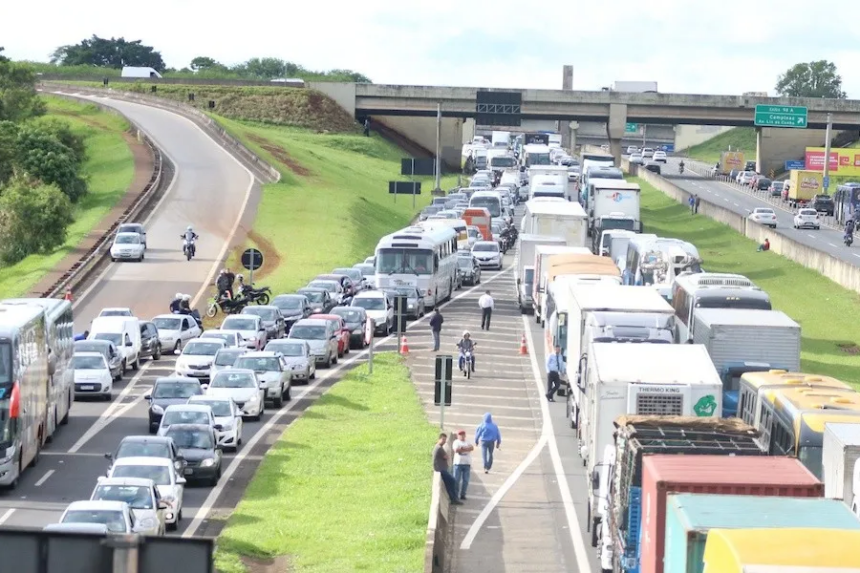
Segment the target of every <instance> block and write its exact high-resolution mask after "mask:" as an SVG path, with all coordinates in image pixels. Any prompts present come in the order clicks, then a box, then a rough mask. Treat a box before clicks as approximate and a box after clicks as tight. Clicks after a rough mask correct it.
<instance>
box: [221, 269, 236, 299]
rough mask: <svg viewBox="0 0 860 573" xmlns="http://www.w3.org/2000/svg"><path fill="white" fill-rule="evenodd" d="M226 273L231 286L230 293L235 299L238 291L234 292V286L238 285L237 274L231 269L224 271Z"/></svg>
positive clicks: (229, 287)
mask: <svg viewBox="0 0 860 573" xmlns="http://www.w3.org/2000/svg"><path fill="white" fill-rule="evenodd" d="M224 272H225V273H226V274H227V284H228V285H229V286H228V288H227V290H228V291H229V292H230V298H234V297H235V296H236V291H235V290H233V285H234V284H236V274H235V273H234V272H233V271H231V270H230V269H224Z"/></svg>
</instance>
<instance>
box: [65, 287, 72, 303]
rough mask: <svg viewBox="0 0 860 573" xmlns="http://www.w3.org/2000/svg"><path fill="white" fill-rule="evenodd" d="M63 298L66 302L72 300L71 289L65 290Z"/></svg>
mask: <svg viewBox="0 0 860 573" xmlns="http://www.w3.org/2000/svg"><path fill="white" fill-rule="evenodd" d="M63 298H64V299H66V300H68V301H71V300H72V289H70V288H67V289H66V296H64V297H63Z"/></svg>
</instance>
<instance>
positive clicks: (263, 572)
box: [240, 555, 294, 573]
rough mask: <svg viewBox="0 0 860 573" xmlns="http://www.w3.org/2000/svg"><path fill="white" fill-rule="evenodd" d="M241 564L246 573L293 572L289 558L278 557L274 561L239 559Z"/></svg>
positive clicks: (244, 557)
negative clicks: (246, 570)
mask: <svg viewBox="0 0 860 573" xmlns="http://www.w3.org/2000/svg"><path fill="white" fill-rule="evenodd" d="M240 559H241V560H242V563H243V564H244V565H245V567H246V568H247V569H248V573H290V572H292V571H294V569H293V565H292V563H290V558H289V557H287V556H286V555H279V556H278V557H275V558H274V559H271V558H269V559H266V558H258V557H246V556H244V555H243V556H242V557H240Z"/></svg>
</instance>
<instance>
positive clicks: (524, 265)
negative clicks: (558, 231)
mask: <svg viewBox="0 0 860 573" xmlns="http://www.w3.org/2000/svg"><path fill="white" fill-rule="evenodd" d="M566 244H567V241H566V240H565V239H564V237H555V236H548V235H537V234H532V233H528V232H526V231H523V232H522V234H521V235H520V237H519V251H518V252H517V256H516V260H515V261H514V267H515V268H516V273H517V275H516V281H517V304H519V306H520V312H521V313H523V314H525V313H527V312H530V311H532V312H533V311H534V300H533V299H532V293H533V292H534V270H535V268H534V260H535V248H537V246H538V245H562V246H563V245H566ZM529 279H531V280H529Z"/></svg>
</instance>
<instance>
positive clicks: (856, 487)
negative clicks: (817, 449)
mask: <svg viewBox="0 0 860 573" xmlns="http://www.w3.org/2000/svg"><path fill="white" fill-rule="evenodd" d="M858 460H860V424H843V423H833V422H828V423H827V424H825V425H824V441H823V447H822V452H821V466H822V468H823V471H824V497H829V498H831V499H840V500H842V501H844V502H845V504H846V505H847V506H848V507H849V508H851V511H852V512H854V515H857V516H860V503H858V501H860V500H858V494H860V463H857V462H858Z"/></svg>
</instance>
